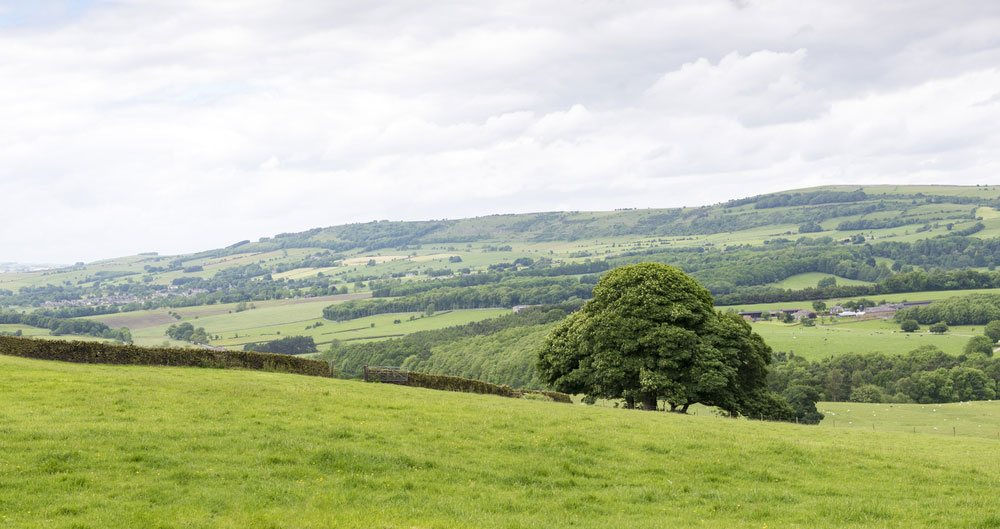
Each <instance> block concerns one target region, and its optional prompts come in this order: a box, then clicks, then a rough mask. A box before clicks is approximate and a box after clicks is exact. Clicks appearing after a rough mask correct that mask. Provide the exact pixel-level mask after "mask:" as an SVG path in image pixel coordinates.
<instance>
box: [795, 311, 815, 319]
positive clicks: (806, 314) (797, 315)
mask: <svg viewBox="0 0 1000 529" xmlns="http://www.w3.org/2000/svg"><path fill="white" fill-rule="evenodd" d="M792 317H793V318H795V321H802V318H806V319H810V320H813V319H816V313H815V312H812V311H809V310H797V311H795V312H793V313H792Z"/></svg>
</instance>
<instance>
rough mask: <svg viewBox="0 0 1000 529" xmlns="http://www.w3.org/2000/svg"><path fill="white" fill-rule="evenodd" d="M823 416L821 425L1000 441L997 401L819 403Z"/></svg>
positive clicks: (998, 406)
mask: <svg viewBox="0 0 1000 529" xmlns="http://www.w3.org/2000/svg"><path fill="white" fill-rule="evenodd" d="M816 407H817V408H818V409H819V410H820V411H821V412H822V413H823V414H824V415H825V416H826V417H825V418H824V419H823V422H822V423H820V426H824V427H835V428H850V429H860V430H865V431H872V427H873V426H874V428H875V431H880V432H903V433H916V434H924V435H936V436H946V437H952V436H957V437H976V438H980V439H990V440H993V441H997V442H1000V402H996V401H991V402H951V403H947V404H868V403H861V402H818V403H816Z"/></svg>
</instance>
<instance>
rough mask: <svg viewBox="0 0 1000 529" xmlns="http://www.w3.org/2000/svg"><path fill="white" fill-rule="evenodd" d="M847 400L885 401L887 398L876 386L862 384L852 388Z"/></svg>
mask: <svg viewBox="0 0 1000 529" xmlns="http://www.w3.org/2000/svg"><path fill="white" fill-rule="evenodd" d="M847 400H849V401H851V402H885V401H886V400H887V399H886V397H885V394H884V393H882V389H881V388H879V387H878V386H876V385H874V384H864V385H862V386H858V387H856V388H854V390H853V391H851V396H850V397H848V399H847Z"/></svg>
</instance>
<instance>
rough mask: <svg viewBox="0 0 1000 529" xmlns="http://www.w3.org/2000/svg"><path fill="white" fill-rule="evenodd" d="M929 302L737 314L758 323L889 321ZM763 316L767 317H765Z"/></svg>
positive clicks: (929, 302) (837, 306)
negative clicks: (777, 320)
mask: <svg viewBox="0 0 1000 529" xmlns="http://www.w3.org/2000/svg"><path fill="white" fill-rule="evenodd" d="M930 304H931V301H904V302H902V303H884V304H882V305H876V306H874V307H871V308H865V309H860V310H847V309H845V308H844V307H841V306H840V305H834V306H832V307H830V308H829V309H828V310H827V311H826V312H822V313H817V312H815V311H811V310H806V309H798V308H796V309H781V310H747V311H743V312H739V313H738V314H739V315H740V316H742V317H743V319H745V320H747V321H758V320H762V319H769V318H787V317H788V316H791V317H792V319H794V320H795V321H802V320H803V319H816V318H818V317H820V316H833V317H836V318H852V319H855V320H875V319H889V318H892V317H893V316H895V315H896V311H899V310H902V309H908V308H910V307H917V306H923V305H930ZM765 314H766V315H767V316H765Z"/></svg>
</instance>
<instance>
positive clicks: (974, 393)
mask: <svg viewBox="0 0 1000 529" xmlns="http://www.w3.org/2000/svg"><path fill="white" fill-rule="evenodd" d="M768 384H769V386H770V388H771V389H772V390H773V391H776V392H784V391H786V390H787V389H788V388H793V387H806V388H811V389H812V390H814V391H816V392H818V394H819V397H820V399H821V400H826V401H854V402H899V403H908V402H917V403H921V404H931V403H944V402H958V401H970V400H989V399H993V398H996V396H997V394H998V393H997V391H998V389H1000V386H998V384H1000V360H998V359H995V358H989V357H987V356H985V355H981V354H973V355H968V356H965V355H963V356H959V357H954V356H951V355H948V354H945V353H943V352H941V350H940V349H938V348H936V347H934V346H924V347H921V348H919V349H916V350H914V351H911V352H910V353H908V354H904V355H886V354H883V353H866V354H842V355H837V356H834V357H830V358H827V359H825V360H822V361H819V362H807V361H805V360H803V359H802V358H801V357H796V356H794V355H785V354H784V353H778V354H776V355H775V362H773V363H772V365H771V371H770V373H769V374H768Z"/></svg>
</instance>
